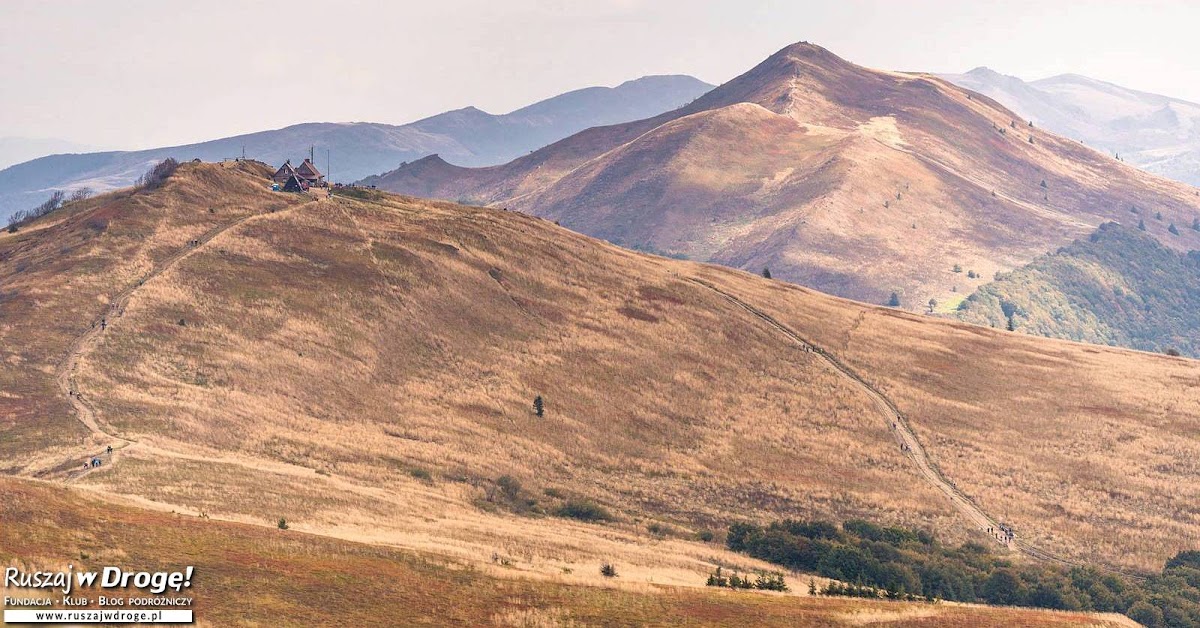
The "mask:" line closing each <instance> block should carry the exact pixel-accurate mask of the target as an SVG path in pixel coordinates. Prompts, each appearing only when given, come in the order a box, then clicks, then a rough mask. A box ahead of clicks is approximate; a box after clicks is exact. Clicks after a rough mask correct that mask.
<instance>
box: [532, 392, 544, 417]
mask: <svg viewBox="0 0 1200 628" xmlns="http://www.w3.org/2000/svg"><path fill="white" fill-rule="evenodd" d="M533 413H534V414H536V415H538V416H544V415H545V414H546V404H545V403H544V402H543V401H542V396H541V395H538V396H536V397H534V398H533Z"/></svg>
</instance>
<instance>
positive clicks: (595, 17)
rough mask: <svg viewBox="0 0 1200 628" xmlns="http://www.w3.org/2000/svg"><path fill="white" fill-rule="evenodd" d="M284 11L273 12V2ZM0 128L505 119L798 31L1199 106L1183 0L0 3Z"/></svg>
mask: <svg viewBox="0 0 1200 628" xmlns="http://www.w3.org/2000/svg"><path fill="white" fill-rule="evenodd" d="M285 7H286V10H284V9H285ZM0 25H2V27H3V34H0V137H2V136H7V135H16V136H27V137H58V138H64V139H68V140H72V141H75V142H79V143H84V144H91V145H98V146H108V147H115V148H141V147H149V146H158V145H166V144H179V143H186V142H191V141H198V140H204V139H212V138H216V137H222V136H227V135H233V134H236V133H243V132H250V131H257V130H263V129H269V128H278V127H281V126H286V125H288V124H293V123H296V122H308V121H352V120H363V121H374V122H389V123H403V122H409V121H412V120H415V119H417V118H420V117H423V116H427V115H432V114H434V113H438V112H441V111H444V110H447V109H454V108H458V107H463V106H466V105H475V106H478V107H479V108H481V109H484V110H486V111H490V112H493V113H503V112H506V111H509V110H511V109H514V108H517V107H520V106H522V105H525V104H528V103H531V102H533V101H535V100H538V99H541V98H545V97H548V96H552V95H554V94H557V93H561V92H563V91H567V90H570V89H576V88H579V87H584V86H588V85H615V84H618V83H620V82H622V81H624V80H627V79H631V78H635V77H638V76H642V75H646V74H691V75H694V76H696V77H699V78H701V79H704V80H706V81H708V82H710V83H719V82H722V81H726V80H728V79H730V78H732V77H734V76H736V75H737V74H739V73H741V72H743V71H745V70H747V69H749V68H750V67H751V66H753V65H754V64H755V63H757V62H758V61H761V60H762V59H763V58H765V57H766V56H767V55H769V54H771V53H772V52H774V51H776V50H778V49H779V48H782V47H783V46H785V45H787V44H789V43H792V42H796V41H801V40H807V41H811V42H813V43H817V44H820V45H822V46H825V47H826V48H829V49H830V50H832V51H833V52H834V53H836V54H838V55H840V56H842V57H845V58H847V59H849V60H851V61H854V62H856V63H860V64H863V65H867V66H871V67H878V68H886V69H894V70H926V71H937V72H961V71H966V70H968V69H970V68H973V67H975V66H979V65H986V66H989V67H991V68H993V69H996V70H999V71H1001V72H1004V73H1006V74H1014V75H1017V76H1020V77H1022V78H1025V79H1036V78H1042V77H1045V76H1049V75H1053V74H1059V73H1064V72H1075V73H1079V74H1085V75H1088V76H1092V77H1095V78H1099V79H1104V80H1108V81H1112V82H1115V83H1118V84H1121V85H1125V86H1127V87H1133V88H1137V89H1143V90H1147V91H1153V92H1159V93H1164V94H1167V95H1171V96H1177V97H1181V98H1186V99H1189V100H1194V101H1200V64H1197V63H1196V60H1197V59H1198V58H1200V38H1198V37H1196V34H1195V30H1196V28H1198V27H1200V3H1198V2H1134V1H1132V0H1130V1H1126V2H1112V1H1109V2H1104V1H1097V0H1093V1H1090V2H1073V1H1066V0H1050V1H1042V2H1019V1H1006V2H995V3H991V4H990V5H988V4H987V3H982V2H972V1H965V2H964V1H962V0H953V1H940V0H939V1H932V0H930V1H924V2H922V1H916V0H908V1H903V2H900V1H895V2H883V1H872V0H837V1H830V0H822V1H819V2H800V1H795V0H792V1H780V2H768V1H755V0H739V1H730V2H703V1H700V0H680V1H676V0H654V1H652V0H644V1H643V0H610V1H603V0H586V1H579V2H565V1H552V0H509V1H504V0H436V1H434V2H428V1H424V0H422V1H420V2H404V1H390V2H383V1H378V2H367V1H362V0H358V1H351V2H343V1H339V0H326V1H324V2H309V1H308V0H293V1H291V2H288V1H286V0H274V1H271V2H252V1H247V0H239V1H225V0H200V1H192V2H175V1H172V0H146V1H142V0H107V1H104V2H98V1H93V0H78V1H65V0H64V1H58V0H0Z"/></svg>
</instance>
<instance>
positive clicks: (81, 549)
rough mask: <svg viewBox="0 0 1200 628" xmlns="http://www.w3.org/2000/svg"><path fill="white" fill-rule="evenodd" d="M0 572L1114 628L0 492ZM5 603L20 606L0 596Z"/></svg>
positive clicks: (239, 593)
mask: <svg viewBox="0 0 1200 628" xmlns="http://www.w3.org/2000/svg"><path fill="white" fill-rule="evenodd" d="M0 521H4V523H5V525H3V526H0V564H3V565H4V566H21V567H25V568H34V569H46V570H58V569H64V568H65V567H66V565H67V564H72V565H74V566H75V567H76V569H77V570H82V569H88V568H98V567H102V566H107V565H114V564H115V565H120V566H121V567H123V568H126V569H129V570H149V571H156V570H176V569H179V568H180V567H181V566H185V565H194V566H195V575H194V577H193V582H192V586H191V587H190V588H189V589H186V590H185V593H184V595H185V596H188V597H192V598H194V599H195V602H194V606H193V608H194V610H195V612H196V616H197V625H200V626H229V625H240V626H262V625H270V626H310V625H322V624H323V625H328V624H330V623H331V622H333V621H336V622H337V623H339V624H342V625H416V624H433V625H473V626H600V625H603V626H667V625H671V626H680V625H687V626H730V625H740V626H744V625H756V626H794V625H806V626H855V625H879V624H905V625H920V626H931V627H938V626H961V625H966V624H970V625H972V626H997V627H998V626H1014V625H1021V626H1123V625H1128V624H1127V623H1126V622H1123V621H1122V620H1121V619H1120V618H1117V617H1113V616H1101V615H1089V614H1083V613H1055V612H1047V611H1032V610H1022V609H1008V608H986V607H967V606H958V605H949V604H938V605H932V604H916V603H899V602H882V601H879V602H871V601H865V600H849V599H825V598H810V597H801V596H794V595H777V594H765V593H757V592H729V591H717V590H704V589H684V588H678V587H671V586H663V585H643V586H629V585H624V584H621V581H622V580H624V579H625V578H624V576H620V577H618V578H616V579H615V580H614V581H610V582H608V583H606V584H607V585H608V586H604V587H595V586H582V585H579V584H577V583H572V582H570V581H568V580H566V579H558V580H554V579H529V578H521V577H518V576H515V575H514V574H512V573H491V572H488V571H481V570H479V569H476V568H473V567H472V566H470V565H469V564H464V563H462V562H459V561H455V560H452V559H447V558H443V557H440V556H437V555H433V554H429V553H419V552H411V551H404V550H397V549H392V548H386V547H380V546H373V545H363V544H356V543H349V542H345V541H338V540H333V539H328V538H323V537H320V536H315V535H310V534H304V533H301V532H296V531H293V530H289V531H281V530H271V529H264V528H261V527H255V526H247V525H240V524H233V523H225V522H218V521H214V520H207V519H201V518H197V517H193V516H185V515H180V514H173V513H159V512H152V511H147V510H140V509H134V508H127V507H122V506H113V505H111V504H105V503H102V502H98V501H96V500H94V499H90V498H85V497H82V496H79V495H78V494H76V493H75V492H74V491H64V490H62V489H61V488H60V487H56V486H53V485H49V484H45V483H33V482H28V481H22V480H14V479H11V478H0ZM5 594H10V595H11V594H20V595H21V596H25V595H27V594H28V592H18V591H11V590H5Z"/></svg>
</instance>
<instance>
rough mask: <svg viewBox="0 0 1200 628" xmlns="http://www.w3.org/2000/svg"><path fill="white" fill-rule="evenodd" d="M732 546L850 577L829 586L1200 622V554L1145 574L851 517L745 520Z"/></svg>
mask: <svg viewBox="0 0 1200 628" xmlns="http://www.w3.org/2000/svg"><path fill="white" fill-rule="evenodd" d="M726 545H727V546H728V547H729V549H731V550H733V551H736V552H742V553H745V554H748V555H750V556H753V557H755V558H759V559H762V560H765V561H768V562H771V563H774V564H777V565H780V566H782V567H786V568H788V569H791V570H795V571H803V572H808V573H815V574H817V575H820V576H824V577H827V578H832V579H834V580H837V581H839V582H841V583H843V584H839V585H837V586H836V587H826V590H825V591H821V592H820V593H824V594H829V595H854V596H865V597H880V598H889V599H928V600H939V599H940V600H952V601H959V602H975V603H985V604H1002V605H1013V606H1033V607H1039V608H1050V609H1059V610H1078V611H1096V612H1116V613H1123V614H1125V615H1127V616H1128V617H1130V618H1132V619H1134V620H1135V621H1138V622H1140V623H1142V624H1144V625H1146V626H1150V627H1151V628H1156V627H1170V628H1177V627H1178V628H1185V627H1200V552H1197V551H1185V552H1180V553H1179V554H1177V555H1176V556H1175V557H1174V558H1172V559H1170V560H1169V561H1167V563H1166V564H1165V566H1164V567H1163V569H1162V571H1161V572H1160V573H1157V574H1153V575H1149V576H1148V577H1147V579H1146V580H1145V581H1142V582H1138V581H1134V580H1132V579H1130V578H1125V577H1122V576H1119V575H1116V574H1112V573H1106V572H1103V571H1100V570H1098V569H1095V568H1090V567H1074V568H1070V569H1067V568H1064V567H1058V566H1050V565H1041V564H1017V563H1014V562H1013V561H1011V560H1010V559H1009V558H1007V557H1005V556H1001V555H998V554H994V553H993V552H992V551H991V550H990V549H989V548H987V547H985V546H983V545H980V544H978V543H974V542H967V543H963V544H962V545H960V546H957V547H952V546H948V545H943V544H941V543H939V542H938V541H937V539H936V538H935V537H934V536H933V535H932V534H930V533H928V532H925V531H922V530H911V529H907V528H902V527H889V526H881V525H877V524H874V523H871V522H867V521H863V520H857V519H855V520H850V521H846V522H844V523H843V524H842V525H841V526H838V525H835V524H833V523H830V522H828V521H796V520H790V519H788V520H783V521H776V522H773V523H770V524H769V525H766V526H760V525H756V524H752V523H735V524H733V525H731V526H730V527H729V533H728V535H727V537H726Z"/></svg>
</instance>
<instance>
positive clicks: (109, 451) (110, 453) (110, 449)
mask: <svg viewBox="0 0 1200 628" xmlns="http://www.w3.org/2000/svg"><path fill="white" fill-rule="evenodd" d="M108 455H110V456H111V455H112V445H109V446H108Z"/></svg>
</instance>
